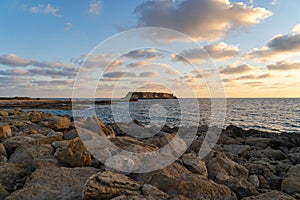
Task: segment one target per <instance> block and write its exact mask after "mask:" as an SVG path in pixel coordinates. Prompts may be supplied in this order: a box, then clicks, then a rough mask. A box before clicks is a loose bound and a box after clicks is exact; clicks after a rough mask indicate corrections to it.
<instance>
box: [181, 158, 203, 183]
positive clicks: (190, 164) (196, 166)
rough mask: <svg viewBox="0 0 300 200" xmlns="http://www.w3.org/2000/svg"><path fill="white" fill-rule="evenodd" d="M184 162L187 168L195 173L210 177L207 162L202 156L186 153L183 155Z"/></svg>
mask: <svg viewBox="0 0 300 200" xmlns="http://www.w3.org/2000/svg"><path fill="white" fill-rule="evenodd" d="M182 162H183V164H184V166H185V167H186V168H188V169H189V170H190V171H191V172H193V173H195V174H200V175H202V176H204V177H208V172H207V168H206V165H205V162H203V161H202V160H201V158H199V157H197V155H196V154H194V153H189V154H184V155H183V156H182Z"/></svg>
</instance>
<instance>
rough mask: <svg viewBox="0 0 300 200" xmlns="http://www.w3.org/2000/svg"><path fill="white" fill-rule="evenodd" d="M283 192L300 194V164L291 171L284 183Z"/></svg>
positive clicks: (282, 185)
mask: <svg viewBox="0 0 300 200" xmlns="http://www.w3.org/2000/svg"><path fill="white" fill-rule="evenodd" d="M281 190H282V191H284V192H286V193H288V194H291V195H294V194H297V193H298V194H300V164H299V165H295V166H292V167H291V168H290V169H289V171H288V173H287V176H286V177H285V178H284V179H283V181H282V184H281Z"/></svg>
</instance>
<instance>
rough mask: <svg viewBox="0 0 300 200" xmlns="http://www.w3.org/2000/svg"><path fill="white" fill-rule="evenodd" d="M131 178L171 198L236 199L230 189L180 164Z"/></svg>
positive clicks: (134, 175)
mask: <svg viewBox="0 0 300 200" xmlns="http://www.w3.org/2000/svg"><path fill="white" fill-rule="evenodd" d="M131 176H132V177H133V179H134V180H137V181H139V182H141V183H147V184H151V185H154V186H155V187H157V188H158V189H160V190H162V191H164V192H165V193H167V194H168V195H170V197H176V196H179V195H182V196H184V197H186V198H189V199H224V200H226V199H236V197H235V195H234V194H232V193H231V191H230V189H229V188H228V187H226V186H224V185H219V184H217V183H214V182H213V181H211V180H209V179H206V178H205V177H203V176H201V175H199V174H193V173H191V172H190V171H188V170H187V169H186V168H184V167H183V166H181V165H180V164H178V163H173V164H171V165H169V166H167V167H165V168H163V169H160V170H157V171H153V172H149V173H144V174H133V175H131Z"/></svg>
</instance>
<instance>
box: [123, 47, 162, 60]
mask: <svg viewBox="0 0 300 200" xmlns="http://www.w3.org/2000/svg"><path fill="white" fill-rule="evenodd" d="M124 56H125V57H128V58H132V59H149V60H156V59H158V58H161V57H162V54H161V53H160V52H159V51H157V50H156V49H139V50H134V51H131V52H129V53H126V54H124Z"/></svg>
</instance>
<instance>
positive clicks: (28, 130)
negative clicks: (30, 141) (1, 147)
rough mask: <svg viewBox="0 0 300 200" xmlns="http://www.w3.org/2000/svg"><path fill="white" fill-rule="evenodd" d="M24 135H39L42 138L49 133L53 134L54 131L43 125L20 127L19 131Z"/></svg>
mask: <svg viewBox="0 0 300 200" xmlns="http://www.w3.org/2000/svg"><path fill="white" fill-rule="evenodd" d="M19 130H20V131H22V132H23V133H25V134H32V133H35V134H41V135H44V136H47V135H48V134H49V133H54V130H52V129H51V128H48V127H46V126H45V125H43V124H27V125H25V126H22V127H21V128H20V129H19Z"/></svg>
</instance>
